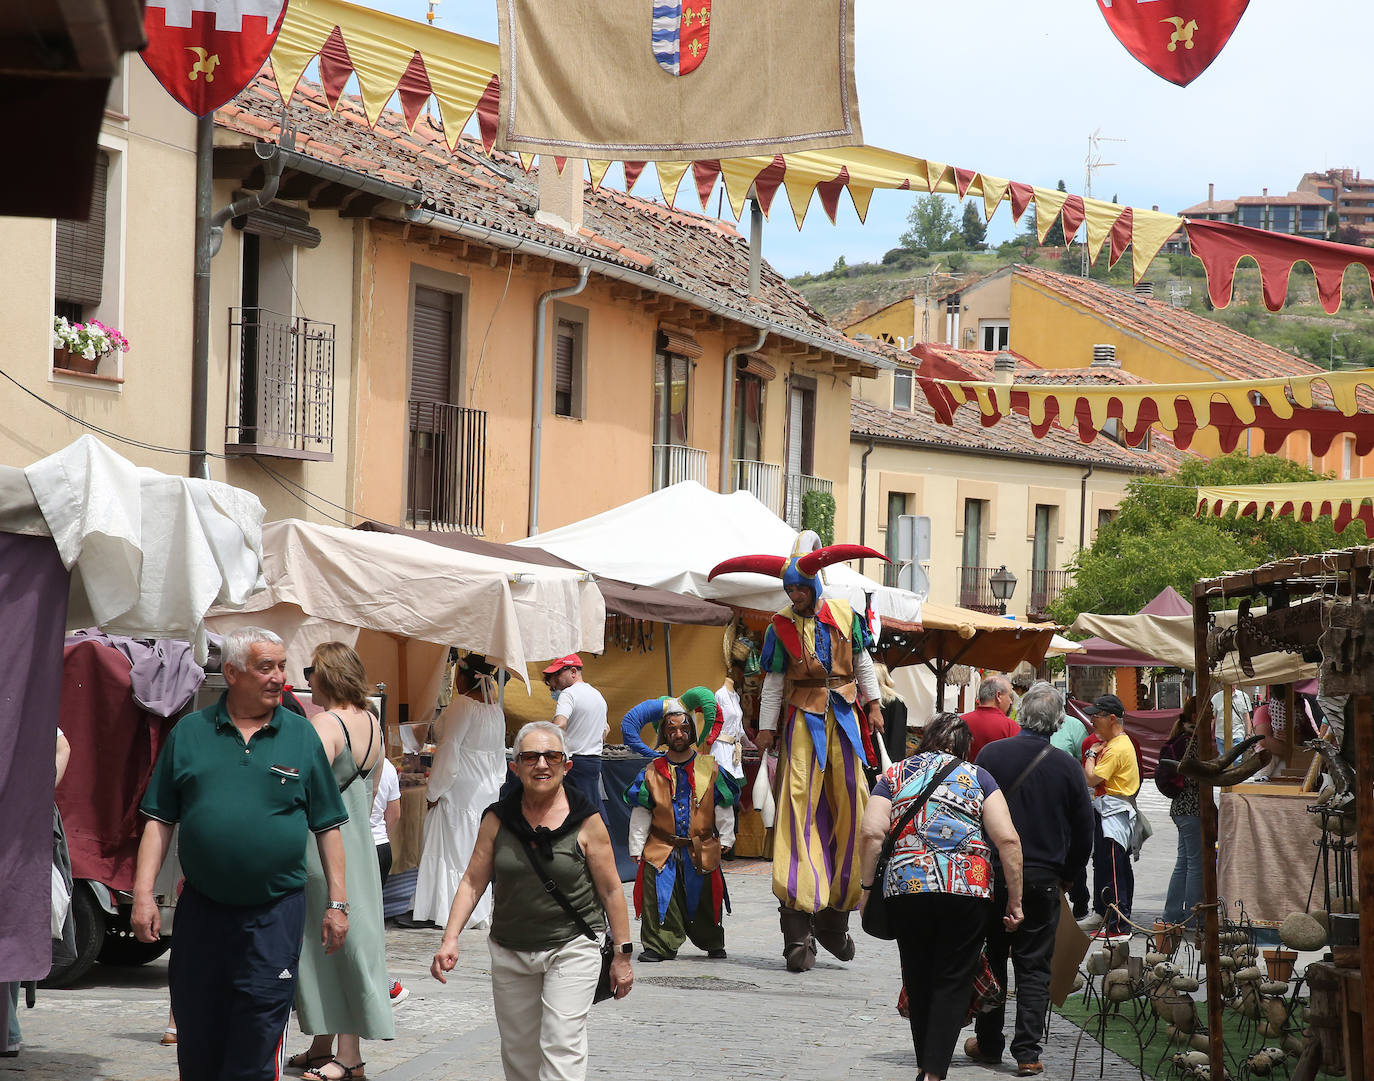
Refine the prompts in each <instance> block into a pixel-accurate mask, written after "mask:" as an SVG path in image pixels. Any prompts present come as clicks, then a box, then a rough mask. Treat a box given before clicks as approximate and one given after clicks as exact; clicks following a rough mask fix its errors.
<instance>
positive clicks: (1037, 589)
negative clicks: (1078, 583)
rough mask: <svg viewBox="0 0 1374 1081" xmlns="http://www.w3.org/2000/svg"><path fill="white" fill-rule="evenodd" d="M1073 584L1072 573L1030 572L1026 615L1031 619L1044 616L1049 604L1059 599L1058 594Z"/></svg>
mask: <svg viewBox="0 0 1374 1081" xmlns="http://www.w3.org/2000/svg"><path fill="white" fill-rule="evenodd" d="M1072 584H1073V572H1072V571H1052V570H1035V569H1034V568H1032V569H1031V572H1030V599H1029V600H1028V601H1027V602H1026V614H1027V615H1028V616H1030V617H1032V618H1040V617H1042V616H1045V615H1046V614H1047V613H1048V611H1049V607H1050V605H1051V604H1053V603H1054V602H1055V601H1057V600H1058V599H1059V594H1061V593H1063V592H1064V590H1066V589H1068V588H1069V586H1070V585H1072Z"/></svg>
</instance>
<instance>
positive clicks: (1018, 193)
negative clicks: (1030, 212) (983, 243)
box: [1007, 180, 1035, 222]
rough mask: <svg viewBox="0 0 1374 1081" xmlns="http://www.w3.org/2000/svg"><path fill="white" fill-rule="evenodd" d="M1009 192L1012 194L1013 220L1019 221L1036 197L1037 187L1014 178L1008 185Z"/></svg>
mask: <svg viewBox="0 0 1374 1081" xmlns="http://www.w3.org/2000/svg"><path fill="white" fill-rule="evenodd" d="M1007 193H1008V194H1009V195H1010V196H1011V220H1012V221H1013V222H1019V221H1020V220H1021V215H1022V214H1024V213H1025V212H1026V207H1028V206H1030V204H1031V200H1032V199H1034V198H1035V189H1034V188H1032V187H1031V186H1030V185H1029V184H1022V183H1020V182H1019V181H1015V180H1013V181H1012V182H1011V183H1010V184H1008V185H1007Z"/></svg>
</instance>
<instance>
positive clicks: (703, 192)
mask: <svg viewBox="0 0 1374 1081" xmlns="http://www.w3.org/2000/svg"><path fill="white" fill-rule="evenodd" d="M719 177H720V162H719V160H715V159H713V160H711V161H694V162H692V179H693V180H694V181H695V182H696V185H697V198H698V199H700V200H701V209H702V210H705V209H706V201H707V200H708V199H710V198H711V191H712V189H714V188H715V186H716V180H717V179H718V178H719Z"/></svg>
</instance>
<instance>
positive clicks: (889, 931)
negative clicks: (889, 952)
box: [860, 758, 959, 941]
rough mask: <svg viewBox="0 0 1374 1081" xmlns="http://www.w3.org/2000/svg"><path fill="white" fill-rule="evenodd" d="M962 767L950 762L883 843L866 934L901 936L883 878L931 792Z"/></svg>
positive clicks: (866, 913)
mask: <svg viewBox="0 0 1374 1081" xmlns="http://www.w3.org/2000/svg"><path fill="white" fill-rule="evenodd" d="M958 766H959V759H957V758H954V759H951V760H950V761H948V762H946V763H945V764H944V766H942V767H941V768H940V771H939V772H938V773H937V774H935V777H934V779H933V780H932V781H931V782H930V784H928V785H926V787H925V790H924V791H923V792H922V793H921V794H920V795H919V796H918V797H917V798H916V800H915V801H914V802H913V803H912V805H911V806H910V807H908V808H907V809H906V812H905V813H904V814H903V815H902V817H901V818H899V819H898V820H897V824H896V825H895V826H893V827H892V829H891V830H890V831H889V832H888V835H887V837H886V838H885V839H884V840H883V847H882V851H880V852H879V853H878V862H877V863H876V864H875V865H874V867H873V881H872V883H871V884H870V886H869V897H868V901H867V902H866V903H865V904H864V910H863V914H862V917H861V919H860V922H861V923H862V924H863V929H864V933H865V934H868V935H871V936H873V937H874V938H882V939H887V940H889V941H891V940H892V939H894V938H896V937H897V932H896V931H895V930H894V929H893V926H892V918H891V916H890V914H889V912H888V907H887V898H885V897H884V896H883V879H884V878H885V877H886V875H887V862H888V860H890V859H891V858H892V850H893V848H895V847H896V845H897V838H898V837H900V836H901V835H902V831H903V830H904V829H906V827H907V825H908V823H910V822H911V820H912V819H913V818H915V817H916V815H917V814H919V813H920V810H921V808H922V807H924V806H925V805H926V800H928V799H930V795H931V793H932V792H934V791H935V790H936V789H937V788H939V787H940V782H941V781H943V780H944V779H945V778H946V777H948V776H949V775H950V774H951V773H953V772H954V771H955V769H957V768H958Z"/></svg>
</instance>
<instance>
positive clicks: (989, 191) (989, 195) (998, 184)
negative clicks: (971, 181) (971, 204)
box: [982, 174, 1011, 222]
mask: <svg viewBox="0 0 1374 1081" xmlns="http://www.w3.org/2000/svg"><path fill="white" fill-rule="evenodd" d="M982 177H983V220H984V221H985V222H986V221H992V215H993V214H994V213H995V212H996V210H997V207H998V204H999V203H1001V202H1002V200H1003V199H1005V198H1006V196H1007V189H1008V188H1009V187H1011V181H1010V180H1003V179H1002V178H1001V177H998V176H987V175H986V174H982Z"/></svg>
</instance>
